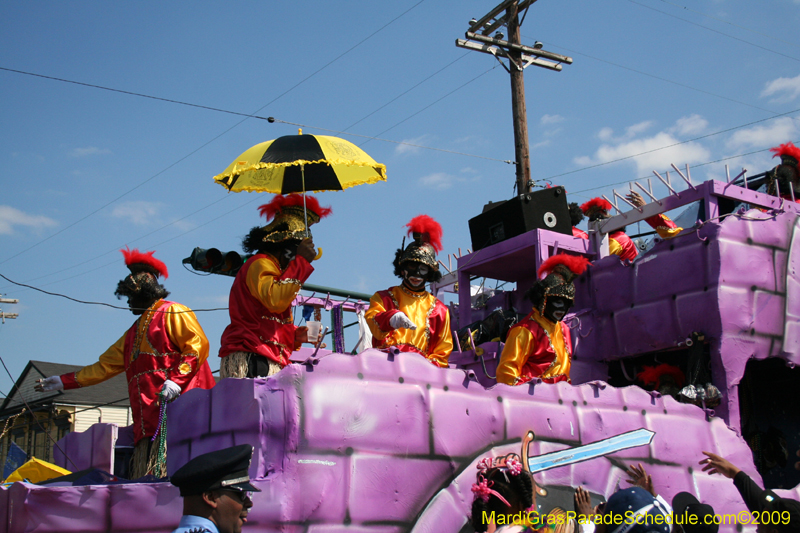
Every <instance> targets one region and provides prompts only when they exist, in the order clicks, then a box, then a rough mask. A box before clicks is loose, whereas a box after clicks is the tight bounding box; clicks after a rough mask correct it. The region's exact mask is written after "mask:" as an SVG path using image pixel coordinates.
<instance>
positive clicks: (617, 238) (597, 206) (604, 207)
mask: <svg viewBox="0 0 800 533" xmlns="http://www.w3.org/2000/svg"><path fill="white" fill-rule="evenodd" d="M610 210H611V202H609V201H608V200H606V199H605V198H592V199H591V200H589V201H588V202H586V203H585V204H583V205H582V206H581V211H583V214H584V215H586V216H587V217H589V222H594V221H595V220H602V219H604V218H611V215H610V214H609V211H610ZM608 252H609V253H610V254H612V255H618V256H619V258H620V259H627V260H628V261H633V260H634V259H635V258H636V256H637V255H639V250H637V249H636V245H635V244H634V243H633V241H632V240H631V238H630V237H628V236H627V235H625V232H623V231H620V230H617V231H613V232H611V233H610V234H609V235H608Z"/></svg>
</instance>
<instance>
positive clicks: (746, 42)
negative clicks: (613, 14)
mask: <svg viewBox="0 0 800 533" xmlns="http://www.w3.org/2000/svg"><path fill="white" fill-rule="evenodd" d="M628 2H630V3H632V4H636V5H639V6H642V7H646V8H647V9H652V10H653V11H655V12H656V13H661V14H662V15H666V16H668V17H672V18H674V19H678V20H680V21H683V22H685V23H687V24H691V25H692V26H697V27H698V28H703V29H704V30H708V31H711V32H714V33H718V34H720V35H723V36H725V37H727V38H729V39H733V40H735V41H739V42H741V43H745V44H749V45H750V46H755V47H756V48H759V49H761V50H764V51H766V52H770V53H773V54H776V55H779V56H782V57H785V58H786V59H791V60H792V61H798V62H800V59H798V58H796V57H793V56H790V55H787V54H783V53H781V52H778V51H777V50H772V49H771V48H767V47H766V46H761V45H759V44H756V43H751V42H750V41H746V40H744V39H740V38H739V37H734V36H733V35H729V34H727V33H725V32H722V31H719V30H715V29H714V28H709V27H708V26H703V25H702V24H698V23H697V22H692V21H691V20H688V19H685V18H681V17H678V16H676V15H673V14H671V13H667V12H666V11H661V10H660V9H656V8H654V7H651V6H648V5H645V4H642V3H641V2H637V1H636V0H628Z"/></svg>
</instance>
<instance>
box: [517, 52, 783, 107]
mask: <svg viewBox="0 0 800 533" xmlns="http://www.w3.org/2000/svg"><path fill="white" fill-rule="evenodd" d="M526 38H530V37H526ZM551 44H552V43H551ZM552 45H553V46H554V47H555V48H558V49H561V50H564V51H566V52H569V53H570V54H574V55H579V56H583V57H587V58H589V59H593V60H595V61H600V62H601V63H605V64H607V65H611V66H614V67H617V68H621V69H624V70H628V71H630V72H635V73H636V74H641V75H642V76H647V77H649V78H653V79H656V80H659V81H663V82H666V83H670V84H672V85H676V86H678V87H683V88H684V89H690V90H692V91H696V92H699V93H702V94H707V95H709V96H714V97H715V98H721V99H723V100H727V101H729V102H733V103H735V104H740V105H743V106H747V107H751V108H753V109H758V110H759V111H764V112H766V113H771V114H775V111H772V110H771V109H766V108H763V107H759V106H756V105H753V104H748V103H747V102H742V101H741V100H735V99H733V98H730V97H728V96H723V95H721V94H717V93H712V92H711V91H706V90H705V89H698V88H697V87H692V86H691V85H687V84H685V83H679V82H677V81H675V80H671V79H669V78H663V77H661V76H657V75H655V74H650V73H649V72H644V71H642V70H637V69H635V68H631V67H627V66H625V65H620V64H619V63H614V62H612V61H608V60H606V59H601V58H599V57H595V56H591V55H589V54H586V53H583V52H578V51H576V50H571V49H569V48H565V47H563V46H558V45H556V44H552ZM795 120H796V119H795Z"/></svg>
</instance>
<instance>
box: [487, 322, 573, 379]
mask: <svg viewBox="0 0 800 533" xmlns="http://www.w3.org/2000/svg"><path fill="white" fill-rule="evenodd" d="M571 354H572V340H571V339H570V336H569V328H568V327H567V325H566V324H564V323H563V322H551V321H549V320H547V319H546V318H544V317H543V316H542V315H541V314H540V313H539V311H537V310H536V309H534V310H533V311H531V313H530V314H529V315H528V316H526V317H525V318H524V319H522V320H521V321H520V322H518V323H517V324H516V325H515V326H514V327H513V328H511V329H510V330H509V332H508V337H507V338H506V344H505V346H504V347H503V353H502V355H501V356H500V364H499V365H498V367H497V382H498V383H505V384H506V385H521V384H523V383H527V382H528V381H530V380H531V379H533V378H535V377H538V378H541V379H542V381H544V382H545V383H557V382H559V381H569V370H570V365H571V363H572V361H571Z"/></svg>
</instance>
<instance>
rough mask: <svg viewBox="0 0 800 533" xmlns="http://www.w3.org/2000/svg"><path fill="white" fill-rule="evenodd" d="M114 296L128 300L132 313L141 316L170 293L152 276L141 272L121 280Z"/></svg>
mask: <svg viewBox="0 0 800 533" xmlns="http://www.w3.org/2000/svg"><path fill="white" fill-rule="evenodd" d="M114 294H115V295H116V297H117V298H120V299H121V298H127V299H128V307H130V309H131V313H133V314H134V315H141V314H142V313H144V312H145V311H146V310H147V308H148V307H150V306H151V305H153V303H154V302H155V301H156V300H159V299H161V298H166V297H167V296H168V295H169V291H168V290H167V289H165V288H164V286H163V285H161V284H159V283H158V281H156V277H155V276H153V275H152V274H147V273H145V272H139V273H137V274H130V275H129V276H128V277H126V278H125V279H123V280H121V281H120V282H119V283H118V284H117V290H116V291H114Z"/></svg>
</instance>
